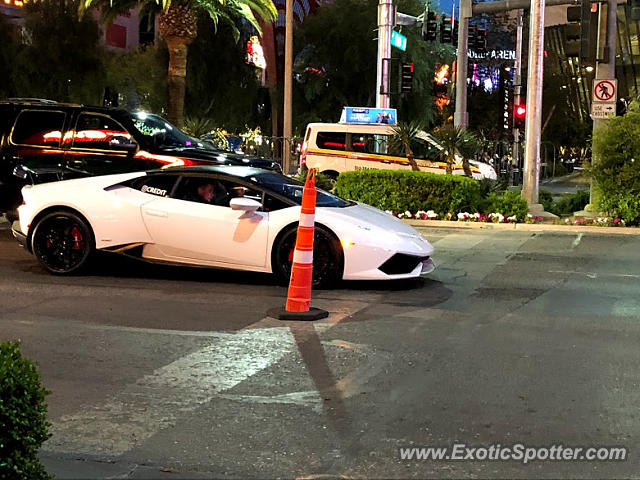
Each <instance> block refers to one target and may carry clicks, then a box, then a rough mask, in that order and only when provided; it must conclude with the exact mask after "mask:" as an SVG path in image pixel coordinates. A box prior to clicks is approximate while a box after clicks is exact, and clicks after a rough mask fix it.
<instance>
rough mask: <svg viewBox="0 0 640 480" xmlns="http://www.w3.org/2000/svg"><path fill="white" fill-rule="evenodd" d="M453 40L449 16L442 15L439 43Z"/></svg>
mask: <svg viewBox="0 0 640 480" xmlns="http://www.w3.org/2000/svg"><path fill="white" fill-rule="evenodd" d="M452 40H453V30H452V28H451V17H448V16H446V15H442V18H441V19H440V43H451V42H452Z"/></svg>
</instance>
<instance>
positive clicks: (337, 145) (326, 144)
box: [316, 132, 347, 150]
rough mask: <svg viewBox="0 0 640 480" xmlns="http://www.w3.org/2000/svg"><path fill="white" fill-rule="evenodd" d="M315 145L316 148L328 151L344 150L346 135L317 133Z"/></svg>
mask: <svg viewBox="0 0 640 480" xmlns="http://www.w3.org/2000/svg"><path fill="white" fill-rule="evenodd" d="M316 145H318V148H326V149H328V150H346V149H347V134H346V133H344V132H318V135H317V136H316Z"/></svg>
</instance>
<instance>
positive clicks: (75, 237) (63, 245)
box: [31, 211, 95, 275]
mask: <svg viewBox="0 0 640 480" xmlns="http://www.w3.org/2000/svg"><path fill="white" fill-rule="evenodd" d="M31 249H32V251H33V254H34V255H35V257H36V258H37V259H38V262H40V265H42V266H43V267H44V268H45V269H46V270H48V271H49V272H51V273H54V274H56V275H70V274H75V273H80V272H81V271H83V270H84V269H85V268H86V267H87V265H88V263H89V260H90V259H91V257H92V256H93V253H94V251H95V239H94V236H93V232H92V231H91V227H89V225H87V222H86V221H85V220H84V219H83V218H81V217H80V216H79V215H77V214H75V213H73V212H67V211H57V212H51V213H49V214H47V215H45V216H44V217H42V218H41V219H40V220H39V221H38V223H37V224H36V226H35V228H34V230H33V235H32V236H31Z"/></svg>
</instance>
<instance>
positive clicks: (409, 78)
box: [400, 63, 413, 93]
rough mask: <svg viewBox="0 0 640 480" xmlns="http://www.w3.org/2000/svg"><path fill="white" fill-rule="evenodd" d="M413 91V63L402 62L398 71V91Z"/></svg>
mask: <svg viewBox="0 0 640 480" xmlns="http://www.w3.org/2000/svg"><path fill="white" fill-rule="evenodd" d="M412 91H413V63H403V64H402V68H401V71H400V93H408V92H412Z"/></svg>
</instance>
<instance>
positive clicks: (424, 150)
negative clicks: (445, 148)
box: [411, 138, 440, 161]
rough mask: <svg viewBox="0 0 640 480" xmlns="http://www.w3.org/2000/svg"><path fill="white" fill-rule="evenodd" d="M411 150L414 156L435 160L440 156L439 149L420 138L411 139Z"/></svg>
mask: <svg viewBox="0 0 640 480" xmlns="http://www.w3.org/2000/svg"><path fill="white" fill-rule="evenodd" d="M411 151H412V152H413V155H414V156H415V157H416V158H420V159H423V160H433V161H437V160H439V158H440V150H438V149H437V148H436V147H435V146H434V145H432V144H431V143H429V142H427V141H426V140H424V139H422V138H415V139H413V140H412V141H411Z"/></svg>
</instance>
